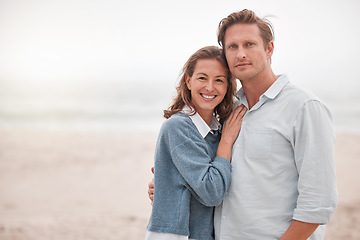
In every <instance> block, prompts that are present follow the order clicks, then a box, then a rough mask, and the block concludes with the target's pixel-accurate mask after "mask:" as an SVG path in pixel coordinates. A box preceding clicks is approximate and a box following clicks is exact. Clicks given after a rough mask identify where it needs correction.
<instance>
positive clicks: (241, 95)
mask: <svg viewBox="0 0 360 240" xmlns="http://www.w3.org/2000/svg"><path fill="white" fill-rule="evenodd" d="M277 77H278V79H276V81H275V82H274V83H273V84H272V85H271V86H270V87H269V88H268V90H266V92H265V93H264V94H263V96H266V97H267V98H270V99H274V98H276V96H277V95H278V94H279V93H280V92H281V90H282V89H283V88H284V87H285V85H286V84H288V83H289V78H288V77H287V75H286V74H282V75H278V76H277ZM235 96H236V98H237V99H239V101H240V104H243V103H246V102H247V101H246V95H245V92H244V90H243V89H242V88H241V89H240V90H239V91H238V92H237V93H236V95H235Z"/></svg>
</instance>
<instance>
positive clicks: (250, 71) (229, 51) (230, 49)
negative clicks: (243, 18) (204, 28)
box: [224, 23, 272, 81]
mask: <svg viewBox="0 0 360 240" xmlns="http://www.w3.org/2000/svg"><path fill="white" fill-rule="evenodd" d="M224 39H225V45H224V50H225V54H226V60H227V62H228V64H229V68H230V71H231V73H232V74H233V75H234V76H235V77H236V78H237V79H239V80H241V81H246V80H248V79H252V78H256V77H258V76H259V74H261V73H264V72H265V71H264V70H266V68H268V67H270V58H271V55H272V48H271V47H269V46H267V47H266V50H265V48H264V42H263V40H262V38H261V36H260V30H259V28H258V26H257V25H256V24H243V23H238V24H234V25H232V26H231V27H229V28H228V29H227V30H226V33H225V38H224ZM271 44H272V43H271Z"/></svg>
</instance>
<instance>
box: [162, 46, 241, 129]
mask: <svg viewBox="0 0 360 240" xmlns="http://www.w3.org/2000/svg"><path fill="white" fill-rule="evenodd" d="M200 59H215V60H217V61H219V62H220V63H221V64H222V65H223V66H224V67H225V69H226V70H227V81H228V87H227V92H226V94H225V97H224V99H223V100H222V101H221V103H220V104H218V105H217V106H216V107H215V110H214V113H215V116H216V117H217V118H218V120H219V121H220V123H223V122H224V121H225V119H226V118H227V117H228V116H229V114H230V113H231V111H232V108H233V104H234V103H233V100H234V99H233V98H234V95H235V92H236V79H235V78H234V77H233V76H232V75H231V73H230V70H229V68H228V65H227V63H226V60H225V58H224V54H223V53H222V49H221V48H218V47H215V46H209V47H204V48H201V49H199V50H198V51H196V52H195V53H194V54H193V55H191V56H190V58H189V59H188V60H187V62H186V63H185V65H184V67H183V69H182V71H181V73H180V77H181V78H180V82H179V84H178V86H177V87H176V92H177V95H176V97H175V98H174V99H173V101H172V104H171V105H170V107H169V108H168V109H167V110H164V117H165V118H169V117H171V116H172V115H173V114H175V113H177V112H180V111H181V110H182V109H183V107H184V106H185V105H187V106H189V107H190V108H192V109H195V107H194V104H192V102H191V92H190V90H189V89H188V88H187V85H186V81H185V79H186V75H188V76H189V77H192V75H193V74H194V70H195V67H196V63H197V62H198V60H200ZM193 114H195V112H193Z"/></svg>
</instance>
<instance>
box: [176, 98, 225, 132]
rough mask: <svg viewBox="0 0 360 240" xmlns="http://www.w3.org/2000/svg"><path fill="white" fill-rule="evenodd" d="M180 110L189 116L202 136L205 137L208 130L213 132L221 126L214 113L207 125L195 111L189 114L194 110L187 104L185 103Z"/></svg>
mask: <svg viewBox="0 0 360 240" xmlns="http://www.w3.org/2000/svg"><path fill="white" fill-rule="evenodd" d="M182 112H183V113H185V114H186V115H188V116H189V117H190V119H191V120H192V121H193V123H194V124H195V126H196V128H197V129H198V131H199V132H200V134H201V136H202V137H203V138H205V137H206V135H208V133H209V132H210V133H213V132H214V131H217V130H220V128H221V124H220V123H219V121H218V120H217V119H216V117H215V116H214V115H213V117H212V119H211V122H210V126H209V125H207V123H206V122H205V121H204V119H202V117H201V116H200V115H199V114H198V113H197V112H196V113H195V114H194V115H190V114H191V113H193V112H194V111H193V109H192V108H190V107H189V106H187V105H185V106H184V108H183V110H182Z"/></svg>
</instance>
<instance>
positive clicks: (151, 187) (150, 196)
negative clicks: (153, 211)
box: [148, 167, 154, 206]
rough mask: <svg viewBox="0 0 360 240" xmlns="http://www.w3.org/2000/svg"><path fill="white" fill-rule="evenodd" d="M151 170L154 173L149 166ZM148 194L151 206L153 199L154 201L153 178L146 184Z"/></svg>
mask: <svg viewBox="0 0 360 240" xmlns="http://www.w3.org/2000/svg"><path fill="white" fill-rule="evenodd" d="M151 172H152V173H154V167H152V168H151ZM148 187H149V189H148V194H149V198H150V200H151V206H152V205H153V201H154V178H153V179H152V180H151V181H150V182H149V184H148Z"/></svg>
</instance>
